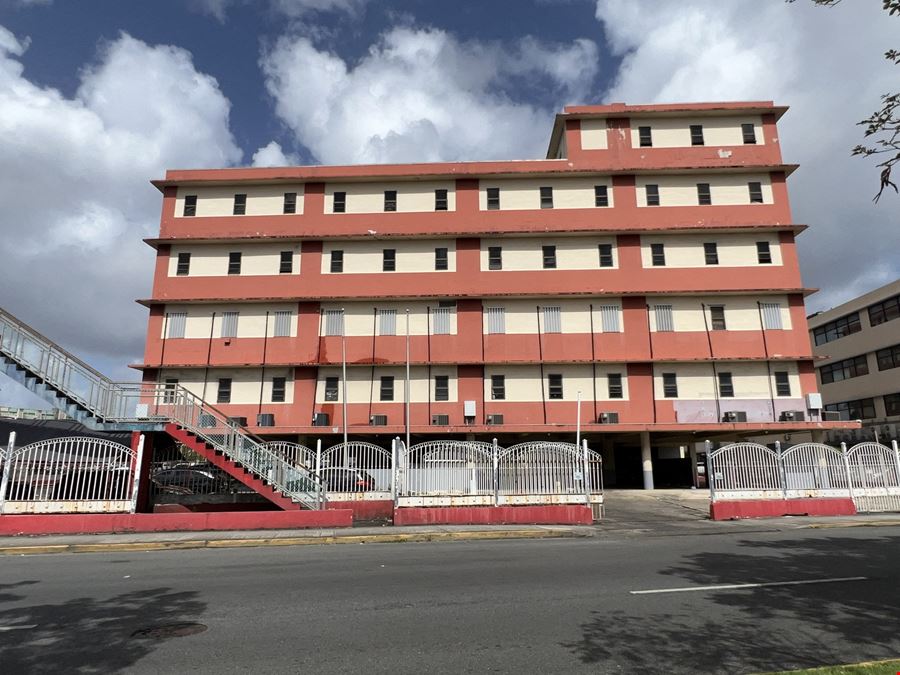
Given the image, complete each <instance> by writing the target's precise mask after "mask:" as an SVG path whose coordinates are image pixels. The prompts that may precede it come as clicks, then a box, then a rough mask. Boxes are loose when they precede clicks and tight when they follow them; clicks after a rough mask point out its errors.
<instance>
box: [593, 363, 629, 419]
mask: <svg viewBox="0 0 900 675" xmlns="http://www.w3.org/2000/svg"><path fill="white" fill-rule="evenodd" d="M596 368H597V382H596V384H597V400H598V401H610V402H612V403H615V402H616V401H627V400H628V369H627V367H626V366H625V364H624V363H621V364H599V363H598V364H597V366H596ZM611 373H616V374H618V375H621V376H622V398H612V399H611V398H610V397H609V380H608V376H609V375H610V374H611ZM593 395H594V392H593V391H590V392H582V397H581V399H582V400H589V399H590V398H591V397H592V396H593ZM600 412H602V410H600Z"/></svg>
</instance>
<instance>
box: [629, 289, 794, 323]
mask: <svg viewBox="0 0 900 675" xmlns="http://www.w3.org/2000/svg"><path fill="white" fill-rule="evenodd" d="M757 300H761V301H763V302H777V303H779V304H780V305H781V321H782V324H783V326H784V327H785V328H786V329H790V328H791V315H790V309H789V307H788V303H787V298H786V297H785V296H783V295H782V296H766V297H764V298H757V297H754V296H743V295H735V296H712V297H671V296H648V297H647V304H648V305H649V306H650V310H651V311H650V330H652V331H656V330H658V329H657V326H656V313H655V312H654V311H653V307H654V306H655V305H671V306H672V320H673V323H674V326H675V331H676V332H681V331H697V332H699V331H704V330H706V329H707V328H708V329H709V330H710V331H712V315H711V310H710V306H713V305H722V306H724V307H725V329H726V330H755V331H758V330H760V328H761V322H760V316H759V306H758V305H757V304H756V303H757ZM703 304H705V305H706V323H705V324H704V321H703V309H702V305H703Z"/></svg>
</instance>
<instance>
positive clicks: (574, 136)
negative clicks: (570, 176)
mask: <svg viewBox="0 0 900 675" xmlns="http://www.w3.org/2000/svg"><path fill="white" fill-rule="evenodd" d="M565 134H566V154H567V156H568V158H569V159H570V160H572V161H574V162H577V161H578V160H580V159H581V158H582V157H584V150H583V149H582V147H581V120H578V119H575V120H572V119H567V120H566V130H565Z"/></svg>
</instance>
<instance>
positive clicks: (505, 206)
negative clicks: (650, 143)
mask: <svg viewBox="0 0 900 675" xmlns="http://www.w3.org/2000/svg"><path fill="white" fill-rule="evenodd" d="M595 185H606V188H607V195H608V198H609V206H610V207H612V206H614V205H615V204H614V202H613V189H612V179H611V178H610V177H609V176H594V177H593V178H507V179H499V180H489V179H482V180H481V182H480V189H479V196H478V199H479V204H480V208H481V210H482V211H485V210H487V189H488V188H494V187H497V188H500V209H501V210H503V211H517V210H531V209H540V208H541V188H542V187H552V188H553V208H555V209H592V208H597V207H595V206H594V203H595V202H594V186H595ZM600 208H606V207H600Z"/></svg>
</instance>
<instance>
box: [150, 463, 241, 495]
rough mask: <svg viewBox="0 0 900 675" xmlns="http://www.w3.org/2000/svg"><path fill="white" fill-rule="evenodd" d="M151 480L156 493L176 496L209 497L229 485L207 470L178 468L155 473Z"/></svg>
mask: <svg viewBox="0 0 900 675" xmlns="http://www.w3.org/2000/svg"><path fill="white" fill-rule="evenodd" d="M150 480H151V481H152V482H153V484H154V485H155V486H156V491H157V492H160V493H166V494H175V495H208V494H212V493H214V492H218V491H219V490H221V489H227V484H226V483H225V482H224V481H222V480H221V478H220V477H219V476H217V475H216V474H215V473H214V472H212V471H209V470H206V469H193V468H187V467H183V468H182V467H177V468H173V469H160V470H158V471H155V472H154V473H153V475H152V476H151V477H150Z"/></svg>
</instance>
